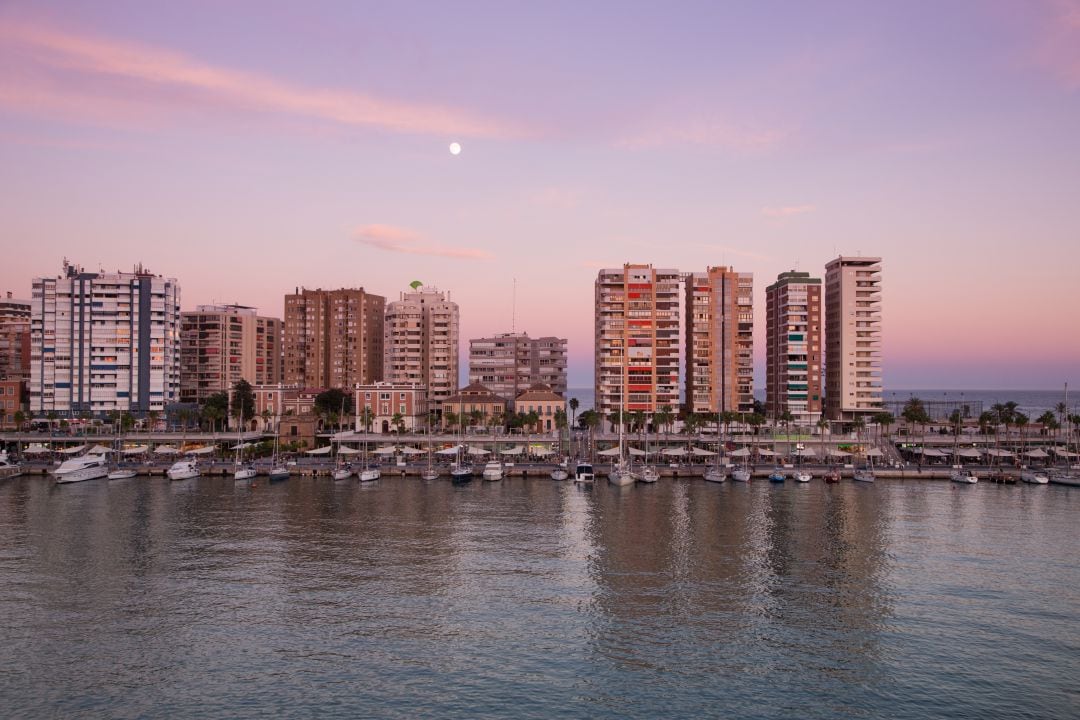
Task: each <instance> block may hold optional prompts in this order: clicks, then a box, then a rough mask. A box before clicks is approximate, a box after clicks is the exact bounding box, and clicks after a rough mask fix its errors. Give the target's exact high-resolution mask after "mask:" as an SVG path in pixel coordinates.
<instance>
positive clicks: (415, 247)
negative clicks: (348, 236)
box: [354, 225, 494, 260]
mask: <svg viewBox="0 0 1080 720" xmlns="http://www.w3.org/2000/svg"><path fill="white" fill-rule="evenodd" d="M354 237H355V239H356V240H357V241H358V242H361V243H363V244H364V245H370V246H371V247H375V248H379V249H380V250H386V251H389V252H398V253H405V254H407V255H432V256H435V257H449V258H459V259H463V260H487V259H489V258H491V257H494V256H493V255H492V254H491V253H489V252H487V251H485V250H478V249H476V248H458V247H447V246H445V245H429V244H426V243H425V242H424V238H423V237H422V236H421V235H420V234H419V233H417V232H415V231H413V230H409V229H408V228H402V227H395V226H393V225H365V226H364V227H361V228H357V230H356V232H355V234H354Z"/></svg>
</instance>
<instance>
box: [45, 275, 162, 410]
mask: <svg viewBox="0 0 1080 720" xmlns="http://www.w3.org/2000/svg"><path fill="white" fill-rule="evenodd" d="M30 343H31V351H30V353H31V354H30V411H31V412H32V413H33V414H34V415H37V416H41V415H44V414H47V413H50V412H55V413H57V414H58V415H61V416H62V415H64V414H68V413H73V414H74V413H78V414H81V413H84V412H89V413H92V414H95V415H99V416H100V415H104V414H106V413H109V412H111V411H114V410H115V411H119V412H130V413H133V414H140V415H142V414H145V413H147V412H151V411H154V412H161V411H163V410H164V409H165V406H166V405H168V404H170V403H174V402H176V401H177V400H178V399H179V396H180V287H179V286H178V285H177V283H176V280H174V279H172V278H164V277H161V276H159V275H152V274H151V273H150V272H149V271H146V270H144V269H143V268H142V267H138V268H136V269H135V271H134V272H131V273H122V272H116V273H104V272H84V271H83V270H82V269H81V268H77V267H74V266H71V265H68V264H67V263H66V262H65V263H64V274H63V275H62V276H60V277H51V278H35V279H34V284H33V297H32V299H31V321H30Z"/></svg>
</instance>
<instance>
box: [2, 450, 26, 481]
mask: <svg viewBox="0 0 1080 720" xmlns="http://www.w3.org/2000/svg"><path fill="white" fill-rule="evenodd" d="M21 474H22V467H21V466H20V465H19V464H18V463H13V462H11V460H9V459H8V454H7V452H6V451H4V450H0V480H6V479H8V478H13V477H17V476H18V475H21Z"/></svg>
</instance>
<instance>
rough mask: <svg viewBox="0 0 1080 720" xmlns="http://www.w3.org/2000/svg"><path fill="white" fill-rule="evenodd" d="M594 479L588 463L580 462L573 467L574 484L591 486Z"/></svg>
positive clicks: (591, 468)
mask: <svg viewBox="0 0 1080 720" xmlns="http://www.w3.org/2000/svg"><path fill="white" fill-rule="evenodd" d="M595 477H596V476H595V475H594V474H593V466H592V465H590V464H589V463H583V462H580V463H578V464H577V465H576V466H574V482H576V483H581V484H582V485H592V484H593V480H594V479H595Z"/></svg>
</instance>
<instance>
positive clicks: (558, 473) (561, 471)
mask: <svg viewBox="0 0 1080 720" xmlns="http://www.w3.org/2000/svg"><path fill="white" fill-rule="evenodd" d="M568 477H570V473H568V472H566V469H565V468H561V467H557V468H555V469H554V470H552V471H551V479H552V480H566V479H567V478H568Z"/></svg>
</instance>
